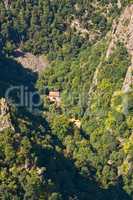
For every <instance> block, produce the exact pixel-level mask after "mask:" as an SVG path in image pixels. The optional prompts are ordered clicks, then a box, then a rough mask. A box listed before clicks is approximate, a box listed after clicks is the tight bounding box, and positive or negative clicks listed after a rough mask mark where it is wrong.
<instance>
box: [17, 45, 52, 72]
mask: <svg viewBox="0 0 133 200" xmlns="http://www.w3.org/2000/svg"><path fill="white" fill-rule="evenodd" d="M14 57H15V58H16V60H17V61H18V62H19V63H20V64H21V65H23V67H25V68H29V69H31V70H33V71H34V72H39V71H42V70H44V69H45V67H47V65H48V60H46V59H45V58H44V57H43V56H35V55H33V54H32V53H25V52H22V51H21V50H20V49H17V50H16V51H15V52H14Z"/></svg>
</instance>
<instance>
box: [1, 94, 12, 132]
mask: <svg viewBox="0 0 133 200" xmlns="http://www.w3.org/2000/svg"><path fill="white" fill-rule="evenodd" d="M7 128H9V129H11V130H14V127H13V125H12V122H11V115H10V106H9V104H8V103H7V101H6V100H5V99H4V98H2V99H0V132H2V131H3V130H5V129H7Z"/></svg>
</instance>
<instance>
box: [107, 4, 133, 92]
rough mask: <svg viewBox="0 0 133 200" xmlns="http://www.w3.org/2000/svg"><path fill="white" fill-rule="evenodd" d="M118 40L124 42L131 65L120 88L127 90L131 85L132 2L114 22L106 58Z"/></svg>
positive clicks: (132, 53)
mask: <svg viewBox="0 0 133 200" xmlns="http://www.w3.org/2000/svg"><path fill="white" fill-rule="evenodd" d="M118 41H121V42H123V43H124V44H125V47H126V48H127V51H128V53H129V55H130V56H131V66H129V69H128V71H127V74H126V77H125V81H124V83H123V88H122V89H123V90H124V91H125V92H127V91H129V90H130V89H131V88H132V85H133V4H131V5H129V6H127V7H126V8H125V10H124V12H123V14H122V15H121V16H120V18H119V20H118V24H117V23H116V21H115V22H114V25H113V31H112V34H111V42H110V44H109V48H108V51H107V54H106V57H107V58H108V57H109V56H110V54H111V53H112V52H113V49H114V48H115V46H116V43H117V42H118Z"/></svg>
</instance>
